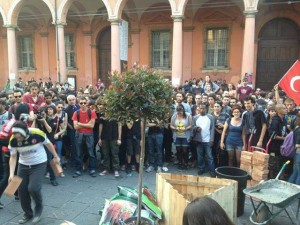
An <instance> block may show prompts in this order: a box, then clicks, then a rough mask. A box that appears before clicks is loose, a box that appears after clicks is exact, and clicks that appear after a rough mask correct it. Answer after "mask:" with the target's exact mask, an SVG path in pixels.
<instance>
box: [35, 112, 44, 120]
mask: <svg viewBox="0 0 300 225" xmlns="http://www.w3.org/2000/svg"><path fill="white" fill-rule="evenodd" d="M36 118H37V119H38V120H41V119H43V118H44V115H43V111H38V112H37V114H36Z"/></svg>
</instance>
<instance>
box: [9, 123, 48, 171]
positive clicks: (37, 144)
mask: <svg viewBox="0 0 300 225" xmlns="http://www.w3.org/2000/svg"><path fill="white" fill-rule="evenodd" d="M48 143H50V141H49V139H48V138H47V135H46V134H45V133H44V132H43V131H41V130H40V129H36V128H29V136H28V137H27V138H26V139H25V140H24V141H22V142H18V141H17V139H16V138H15V137H14V136H12V137H11V139H10V140H9V145H8V149H9V150H10V154H11V155H15V154H17V152H19V153H20V157H19V163H20V164H23V165H26V166H31V165H36V164H40V163H44V162H46V161H47V154H46V151H45V148H44V145H45V144H48Z"/></svg>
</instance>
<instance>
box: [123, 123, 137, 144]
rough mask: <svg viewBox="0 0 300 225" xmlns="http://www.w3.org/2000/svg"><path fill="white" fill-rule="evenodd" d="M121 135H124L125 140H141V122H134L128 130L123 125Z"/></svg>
mask: <svg viewBox="0 0 300 225" xmlns="http://www.w3.org/2000/svg"><path fill="white" fill-rule="evenodd" d="M122 131H123V132H122V134H124V137H125V138H126V139H134V138H136V139H138V140H141V122H140V121H135V122H134V123H133V125H132V127H131V129H128V127H127V125H126V124H125V125H124V126H123V129H122Z"/></svg>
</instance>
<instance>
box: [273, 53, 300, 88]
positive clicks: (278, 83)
mask: <svg viewBox="0 0 300 225" xmlns="http://www.w3.org/2000/svg"><path fill="white" fill-rule="evenodd" d="M298 61H299V60H298V59H297V60H296V62H295V63H294V64H293V65H292V66H291V67H290V68H289V70H288V71H287V72H286V73H285V74H284V75H283V76H282V77H281V79H280V81H281V80H282V79H283V78H284V77H285V75H286V74H287V73H288V72H290V70H291V69H292V68H293V67H294V66H295V65H296V63H297V62H298ZM280 81H278V82H277V84H279V83H280Z"/></svg>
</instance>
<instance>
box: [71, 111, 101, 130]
mask: <svg viewBox="0 0 300 225" xmlns="http://www.w3.org/2000/svg"><path fill="white" fill-rule="evenodd" d="M87 110H88V109H87ZM87 110H86V111H85V112H82V110H81V109H79V121H78V119H77V111H76V112H74V113H73V116H72V120H73V121H78V122H79V123H89V122H90V120H91V119H96V118H97V115H96V113H95V111H94V110H91V118H89V115H88V111H87ZM77 132H79V133H85V134H88V133H92V132H93V128H86V127H83V128H79V129H77Z"/></svg>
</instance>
